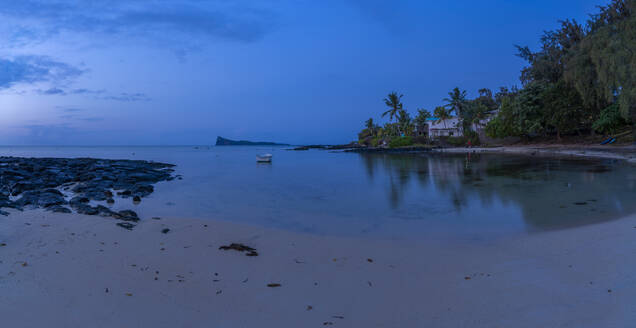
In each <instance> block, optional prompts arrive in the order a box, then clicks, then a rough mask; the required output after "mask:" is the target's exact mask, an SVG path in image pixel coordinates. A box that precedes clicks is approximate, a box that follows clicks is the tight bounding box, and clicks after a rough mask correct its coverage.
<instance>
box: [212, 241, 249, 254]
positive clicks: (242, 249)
mask: <svg viewBox="0 0 636 328" xmlns="http://www.w3.org/2000/svg"><path fill="white" fill-rule="evenodd" d="M219 249H220V250H224V251H227V250H231V249H233V250H235V251H239V252H247V254H245V255H246V256H258V253H257V252H256V249H254V248H252V247H249V246H245V245H243V244H237V243H232V244H230V245H229V246H221V247H219Z"/></svg>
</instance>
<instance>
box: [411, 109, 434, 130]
mask: <svg viewBox="0 0 636 328" xmlns="http://www.w3.org/2000/svg"><path fill="white" fill-rule="evenodd" d="M431 117H432V115H431V112H429V111H428V110H426V109H423V108H422V109H418V110H417V116H415V120H414V122H415V127H416V128H417V130H418V131H422V130H424V127H425V126H426V124H427V123H428V119H429V118H431Z"/></svg>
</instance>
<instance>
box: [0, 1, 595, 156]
mask: <svg viewBox="0 0 636 328" xmlns="http://www.w3.org/2000/svg"><path fill="white" fill-rule="evenodd" d="M606 2H607V1H603V0H534V1H527V0H507V1H504V0H498V1H488V0H484V1H474V0H456V1H453V2H451V1H424V0H314V1H309V0H258V1H257V0H209V1H206V0H175V1H170V0H164V1H155V0H109V1H98V0H83V1H71V0H20V1H14V0H0V144H2V145H209V144H214V142H215V140H216V136H223V137H226V138H231V139H245V140H255V141H276V142H285V143H291V144H314V143H322V144H335V143H346V142H349V141H352V140H355V139H357V132H358V131H359V130H360V129H362V128H363V124H364V121H365V120H367V119H368V118H370V117H372V118H374V120H376V121H378V122H384V121H386V119H382V118H381V113H382V112H383V111H384V110H385V105H384V103H383V101H382V100H383V98H384V97H385V96H386V95H387V94H388V93H389V92H392V91H396V92H398V93H401V94H404V98H403V101H404V105H405V108H406V109H407V110H408V111H409V112H411V113H415V112H416V111H417V109H418V108H426V109H429V110H432V109H433V108H435V107H436V106H438V105H441V104H443V101H442V99H443V98H445V97H446V95H447V93H448V92H449V91H450V90H451V89H452V88H454V87H460V88H461V89H465V90H468V93H469V96H475V95H476V93H477V90H478V89H480V88H491V89H493V90H494V89H497V88H499V87H500V86H512V85H518V84H519V72H520V70H521V68H522V67H523V66H524V64H525V63H524V62H523V61H522V60H521V59H520V58H518V57H516V56H515V53H516V50H515V47H514V45H528V46H531V47H533V48H534V49H536V48H537V45H538V39H539V37H540V36H541V34H542V33H543V31H545V30H550V29H554V28H556V27H558V21H559V20H562V19H566V18H574V19H576V20H578V21H580V22H584V21H585V20H586V19H587V17H588V16H587V15H588V14H590V13H594V12H596V6H597V5H601V4H605V3H606Z"/></svg>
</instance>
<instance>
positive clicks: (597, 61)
mask: <svg viewBox="0 0 636 328" xmlns="http://www.w3.org/2000/svg"><path fill="white" fill-rule="evenodd" d="M634 9H636V0H613V1H612V2H611V3H610V4H609V5H607V6H601V7H599V12H598V13H597V14H594V15H591V16H590V18H589V20H588V21H587V23H586V24H585V25H582V24H579V23H578V22H576V21H574V20H565V21H562V22H560V23H561V25H560V27H559V28H558V29H556V30H554V31H547V32H545V33H544V35H543V36H542V38H541V48H540V49H539V50H538V51H536V52H533V51H532V50H531V49H530V48H528V47H517V48H518V50H519V54H518V55H519V56H520V57H521V58H523V59H525V60H526V61H527V62H528V66H527V67H525V68H524V69H523V70H522V72H521V85H522V87H521V88H520V89H516V88H513V89H512V90H510V91H507V90H505V91H506V92H503V93H501V99H500V100H499V101H500V102H501V107H500V110H499V113H498V115H497V116H496V118H495V119H494V120H493V121H492V122H490V123H489V124H488V126H487V133H488V134H489V135H490V136H492V137H506V136H537V135H539V136H546V135H548V136H550V135H551V136H555V137H556V138H558V139H560V137H561V136H562V135H565V134H591V133H602V134H612V133H615V132H616V131H617V130H619V129H620V128H622V127H625V125H626V124H628V122H634V123H636V81H635V80H634V78H635V74H634V73H635V72H636V17H634V15H633V12H634Z"/></svg>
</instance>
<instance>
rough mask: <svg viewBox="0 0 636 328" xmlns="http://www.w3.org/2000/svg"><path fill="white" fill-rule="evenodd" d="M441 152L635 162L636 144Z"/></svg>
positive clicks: (545, 146)
mask: <svg viewBox="0 0 636 328" xmlns="http://www.w3.org/2000/svg"><path fill="white" fill-rule="evenodd" d="M433 151H435V152H442V153H466V152H473V153H509V154H524V155H562V156H563V155H565V156H573V157H592V158H609V159H620V160H625V161H627V162H629V163H636V146H633V145H630V146H598V145H594V146H584V145H579V146H571V145H526V146H501V147H472V148H467V147H451V148H436V149H433Z"/></svg>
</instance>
